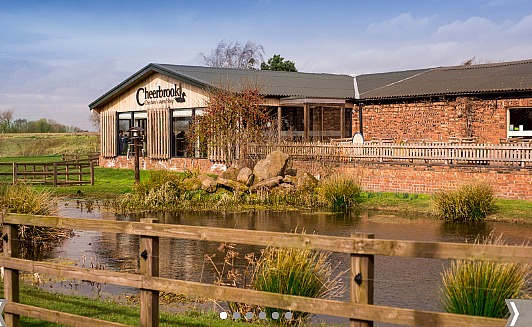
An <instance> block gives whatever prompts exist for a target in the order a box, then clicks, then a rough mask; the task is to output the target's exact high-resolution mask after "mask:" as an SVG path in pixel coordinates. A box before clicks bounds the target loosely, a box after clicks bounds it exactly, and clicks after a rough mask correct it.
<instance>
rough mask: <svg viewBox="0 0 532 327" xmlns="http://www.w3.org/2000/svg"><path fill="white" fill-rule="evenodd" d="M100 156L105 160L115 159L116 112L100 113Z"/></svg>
mask: <svg viewBox="0 0 532 327" xmlns="http://www.w3.org/2000/svg"><path fill="white" fill-rule="evenodd" d="M100 130H101V131H102V133H100V144H101V155H102V157H105V158H110V157H116V138H117V132H116V112H112V111H105V112H102V113H100Z"/></svg>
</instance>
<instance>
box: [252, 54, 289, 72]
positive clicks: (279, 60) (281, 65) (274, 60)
mask: <svg viewBox="0 0 532 327" xmlns="http://www.w3.org/2000/svg"><path fill="white" fill-rule="evenodd" d="M260 69H262V70H279V71H285V72H297V69H296V64H295V63H294V62H293V61H290V60H284V58H283V57H281V55H277V54H276V55H273V57H271V58H270V59H268V63H265V62H263V63H261V64H260Z"/></svg>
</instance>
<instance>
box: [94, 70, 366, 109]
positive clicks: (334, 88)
mask: <svg viewBox="0 0 532 327" xmlns="http://www.w3.org/2000/svg"><path fill="white" fill-rule="evenodd" d="M152 72H159V73H161V74H165V75H167V76H170V77H173V78H175V79H178V80H183V81H185V82H187V83H190V84H192V85H195V86H199V87H218V86H220V85H225V84H227V83H229V84H230V85H231V86H232V87H235V88H238V87H241V86H243V85H246V84H247V83H253V84H255V85H257V86H259V87H260V90H261V93H262V94H263V95H266V96H278V97H302V98H305V97H306V98H330V99H353V98H354V97H355V91H354V85H353V77H351V76H348V75H336V74H316V73H299V72H281V71H271V70H251V69H231V68H212V67H201V66H183V65H169V64H153V63H152V64H149V65H147V66H146V67H144V68H143V69H141V70H140V71H138V72H137V73H135V74H133V75H132V76H131V77H129V78H128V79H126V80H125V81H123V82H122V83H120V84H119V85H117V86H116V87H114V88H113V89H111V90H110V91H109V92H107V93H105V94H104V95H102V96H101V97H100V98H98V99H97V100H95V101H94V102H92V103H91V104H90V105H89V108H91V109H93V108H97V107H99V106H101V105H102V104H104V103H105V102H107V101H108V100H110V99H111V98H113V97H114V95H116V94H118V93H120V92H121V91H122V90H124V89H125V88H127V87H129V86H130V85H132V84H133V83H135V82H136V81H137V80H139V79H140V78H142V77H144V76H147V75H148V74H150V73H152Z"/></svg>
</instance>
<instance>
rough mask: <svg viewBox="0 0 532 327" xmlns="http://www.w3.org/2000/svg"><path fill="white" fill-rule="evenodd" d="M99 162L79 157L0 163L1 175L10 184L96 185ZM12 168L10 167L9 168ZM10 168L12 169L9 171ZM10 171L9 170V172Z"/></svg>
mask: <svg viewBox="0 0 532 327" xmlns="http://www.w3.org/2000/svg"><path fill="white" fill-rule="evenodd" d="M96 164H97V162H96V161H95V160H93V159H79V160H72V161H60V162H44V163H43V162H39V163H28V162H24V163H17V162H13V163H0V168H1V167H4V169H1V170H2V171H1V172H0V177H2V176H6V177H4V178H3V180H4V182H7V183H9V184H13V185H15V184H17V183H32V184H51V185H53V186H54V187H57V186H60V185H82V184H91V185H94V166H95V165H96ZM8 167H9V168H11V169H9V168H8ZM9 170H10V171H9ZM7 171H9V172H7Z"/></svg>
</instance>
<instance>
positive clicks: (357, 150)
mask: <svg viewBox="0 0 532 327" xmlns="http://www.w3.org/2000/svg"><path fill="white" fill-rule="evenodd" d="M272 151H282V152H284V153H286V154H289V155H290V157H292V158H295V159H301V160H338V161H353V162H357V161H362V162H390V163H394V162H396V163H423V164H468V165H507V166H521V167H527V166H532V145H531V144H530V143H521V144H519V143H509V144H500V145H494V144H454V143H415V144H410V143H406V144H399V143H384V142H381V143H364V144H352V143H347V142H336V143H314V142H312V143H311V142H307V143H305V142H303V143H301V142H285V143H275V144H251V145H249V146H248V147H247V149H246V151H245V153H246V155H247V156H249V157H250V158H252V159H260V158H263V157H265V156H266V155H267V154H268V153H270V152H272ZM209 159H210V160H211V161H215V162H223V160H224V156H223V151H222V150H220V149H211V150H210V151H209Z"/></svg>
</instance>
